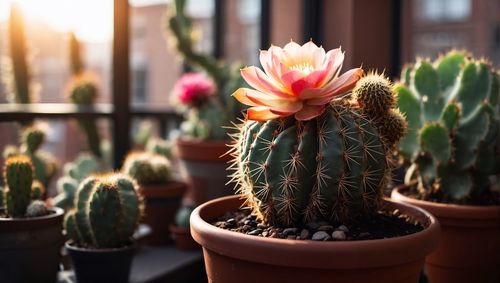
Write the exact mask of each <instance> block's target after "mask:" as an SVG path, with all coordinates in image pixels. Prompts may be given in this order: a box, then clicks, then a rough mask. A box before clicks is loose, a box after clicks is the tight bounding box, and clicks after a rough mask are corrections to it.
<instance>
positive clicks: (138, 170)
mask: <svg viewBox="0 0 500 283" xmlns="http://www.w3.org/2000/svg"><path fill="white" fill-rule="evenodd" d="M122 172H123V173H124V174H126V175H128V176H130V177H132V178H134V179H135V180H136V181H137V182H138V183H139V184H141V185H148V184H164V183H167V182H169V181H170V180H171V179H172V177H171V169H170V162H169V161H168V159H167V158H165V157H164V156H163V155H158V154H151V153H149V152H131V153H129V154H128V155H127V158H126V159H125V161H124V162H123V169H122Z"/></svg>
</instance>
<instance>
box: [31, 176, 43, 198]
mask: <svg viewBox="0 0 500 283" xmlns="http://www.w3.org/2000/svg"><path fill="white" fill-rule="evenodd" d="M44 194H45V186H44V185H43V184H42V183H41V182H40V181H38V180H33V183H32V184H31V199H32V200H40V199H42V198H43V196H44Z"/></svg>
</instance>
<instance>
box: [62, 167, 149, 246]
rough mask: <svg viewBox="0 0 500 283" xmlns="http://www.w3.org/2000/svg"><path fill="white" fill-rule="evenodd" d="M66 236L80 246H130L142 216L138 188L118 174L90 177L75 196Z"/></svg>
mask: <svg viewBox="0 0 500 283" xmlns="http://www.w3.org/2000/svg"><path fill="white" fill-rule="evenodd" d="M75 208H76V209H75V210H72V211H71V212H70V213H68V216H67V217H66V220H65V229H66V233H67V235H68V236H69V237H71V239H72V240H73V241H74V242H75V243H76V244H78V245H80V246H85V247H94V248H119V247H123V246H125V245H128V244H130V242H131V241H132V235H133V233H134V231H135V230H136V228H137V226H138V224H139V220H140V217H141V215H142V212H143V199H142V197H141V195H140V193H139V191H138V188H137V184H136V183H135V182H134V181H133V180H132V179H130V178H129V177H126V176H124V175H121V174H109V175H103V176H94V177H89V178H87V179H86V180H84V181H83V182H82V183H81V184H80V186H79V188H78V192H77V199H76V205H75Z"/></svg>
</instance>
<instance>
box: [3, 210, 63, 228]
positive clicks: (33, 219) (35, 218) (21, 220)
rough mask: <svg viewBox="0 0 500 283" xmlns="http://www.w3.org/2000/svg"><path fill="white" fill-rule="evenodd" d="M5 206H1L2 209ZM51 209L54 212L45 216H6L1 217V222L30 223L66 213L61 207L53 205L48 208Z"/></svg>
mask: <svg viewBox="0 0 500 283" xmlns="http://www.w3.org/2000/svg"><path fill="white" fill-rule="evenodd" d="M4 209H5V208H3V207H0V210H4ZM48 210H49V211H52V212H53V213H51V214H47V215H43V216H37V217H29V218H5V217H0V223H1V222H4V223H5V222H19V223H27V224H30V222H34V221H40V220H48V219H52V218H57V217H59V216H61V215H63V214H64V209H62V208H59V207H51V208H49V209H48Z"/></svg>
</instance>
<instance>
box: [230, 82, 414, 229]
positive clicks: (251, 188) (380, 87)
mask: <svg viewBox="0 0 500 283" xmlns="http://www.w3.org/2000/svg"><path fill="white" fill-rule="evenodd" d="M352 97H353V98H352V99H351V100H350V101H349V100H347V99H346V98H343V99H339V100H336V101H333V102H332V103H331V105H330V106H329V107H327V109H326V110H325V112H324V113H323V114H322V115H320V116H318V117H316V118H313V119H311V120H308V121H298V120H296V119H295V118H292V117H286V118H278V119H275V120H269V121H267V122H257V121H247V122H245V123H244V124H243V126H242V127H241V132H240V134H239V135H238V137H237V143H236V145H235V148H234V151H233V156H234V164H233V167H232V168H233V169H235V173H234V175H233V178H234V180H236V181H237V182H238V186H239V190H240V191H241V193H243V194H244V195H245V196H246V198H247V204H248V205H249V206H250V207H252V208H253V210H254V213H255V214H256V215H257V216H259V217H261V218H262V219H263V220H264V221H266V222H269V223H272V224H273V225H282V226H283V225H284V226H288V225H292V224H300V223H306V222H309V221H343V222H345V221H354V220H355V219H356V218H358V217H361V216H363V215H369V214H371V213H374V212H375V211H376V209H377V208H378V204H379V201H380V199H381V196H382V191H383V189H384V186H385V185H386V184H387V182H388V180H389V179H390V171H391V167H392V166H391V152H392V149H393V148H394V145H395V143H396V142H397V141H398V140H399V139H400V138H401V137H402V136H403V135H404V132H405V129H406V122H405V120H404V118H403V117H402V116H401V114H399V112H398V111H397V110H396V109H395V108H394V106H395V97H394V95H393V92H392V87H391V84H390V83H389V82H388V81H387V80H386V79H385V78H383V77H381V76H378V75H375V74H371V75H369V76H367V77H365V78H363V79H362V80H360V81H359V82H358V84H357V86H356V88H355V89H354V91H353V95H352Z"/></svg>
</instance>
